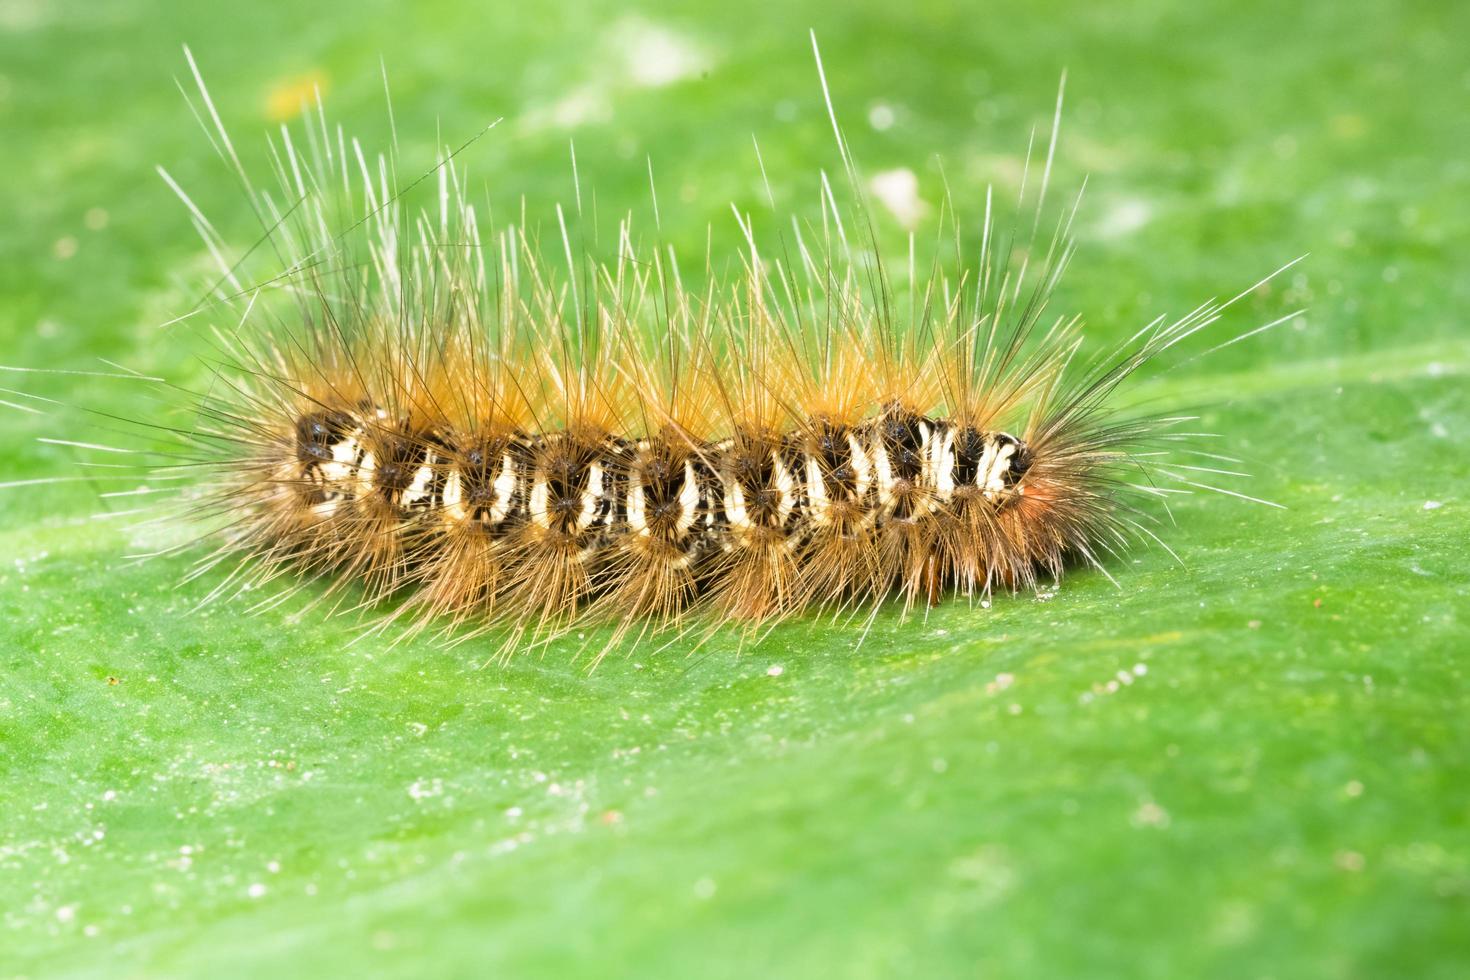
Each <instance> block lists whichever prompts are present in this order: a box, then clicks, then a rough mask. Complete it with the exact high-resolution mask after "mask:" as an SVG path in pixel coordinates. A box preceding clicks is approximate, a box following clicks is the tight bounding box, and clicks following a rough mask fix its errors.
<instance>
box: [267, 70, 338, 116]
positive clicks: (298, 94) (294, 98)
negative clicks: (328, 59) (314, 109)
mask: <svg viewBox="0 0 1470 980" xmlns="http://www.w3.org/2000/svg"><path fill="white" fill-rule="evenodd" d="M326 91H327V77H326V75H324V74H322V73H321V72H320V71H316V70H315V69H313V70H312V71H309V72H307V73H306V74H304V75H297V76H295V77H294V78H288V79H285V80H284V81H281V82H279V83H277V84H276V85H275V87H273V88H272V89H271V90H270V92H268V93H267V94H266V100H265V114H266V118H268V119H269V120H270V121H271V122H277V123H282V122H289V121H290V120H292V119H295V118H296V117H297V116H299V115H301V112H302V110H303V109H305V108H308V107H310V106H312V105H314V104H315V103H316V99H317V93H318V92H320V93H322V94H325V93H326Z"/></svg>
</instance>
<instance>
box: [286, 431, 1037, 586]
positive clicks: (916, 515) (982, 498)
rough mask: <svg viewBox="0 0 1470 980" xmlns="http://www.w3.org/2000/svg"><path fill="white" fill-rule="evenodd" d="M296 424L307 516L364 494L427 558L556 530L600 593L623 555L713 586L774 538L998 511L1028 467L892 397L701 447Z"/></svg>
mask: <svg viewBox="0 0 1470 980" xmlns="http://www.w3.org/2000/svg"><path fill="white" fill-rule="evenodd" d="M295 430H296V442H295V456H296V472H295V473H292V472H290V471H289V470H288V471H287V472H286V473H284V474H282V479H283V481H284V482H285V483H286V484H287V485H290V486H293V487H294V493H293V494H292V496H293V497H294V498H295V499H294V500H293V501H292V503H293V504H299V505H301V506H303V507H305V508H306V510H307V512H308V513H309V514H310V522H311V523H313V524H316V523H320V524H327V525H330V522H332V521H333V520H334V519H336V520H340V521H347V522H351V521H353V520H354V519H356V518H355V514H356V513H357V512H356V509H355V508H356V505H357V504H358V503H360V502H369V501H376V502H379V503H380V504H381V505H382V506H385V507H386V508H388V509H389V511H390V513H392V514H393V515H394V516H395V517H396V521H397V523H396V526H394V527H393V528H392V530H391V533H393V534H395V535H401V536H403V537H405V538H406V539H407V540H410V541H413V540H414V539H417V542H418V544H419V545H421V546H422V550H423V551H424V552H426V553H425V554H422V555H417V556H414V562H415V564H418V563H421V562H425V561H427V562H432V558H433V556H432V548H433V543H434V541H435V540H436V537H435V535H434V533H433V532H434V529H435V528H436V526H437V527H438V528H439V529H440V530H443V531H448V532H451V533H453V532H461V531H467V532H471V533H475V534H478V535H480V536H482V537H483V538H484V539H485V541H486V543H487V544H499V545H501V546H505V547H509V546H510V544H511V542H513V541H516V540H518V539H525V538H527V537H541V538H555V539H557V540H560V541H564V542H565V544H566V545H567V553H568V554H569V556H570V560H572V561H574V562H576V563H577V564H580V565H585V566H587V567H588V569H589V576H590V577H591V580H592V581H591V583H589V584H591V585H592V588H593V590H594V591H595V589H596V586H595V580H596V578H597V575H598V572H599V570H601V569H605V568H606V567H607V566H608V564H609V560H610V557H611V556H613V555H616V554H618V553H630V552H637V551H640V550H641V551H651V552H654V553H657V554H660V555H661V556H662V558H663V560H664V561H666V562H667V563H668V565H669V566H670V569H671V570H673V571H678V572H681V573H685V574H688V575H689V576H690V580H691V585H693V586H694V587H695V588H696V590H697V591H699V592H709V591H715V590H718V588H719V585H720V582H719V577H720V571H721V563H720V562H719V561H718V560H717V559H718V557H719V556H720V555H722V554H728V553H731V552H735V551H737V550H740V549H747V548H754V549H759V548H760V547H761V546H762V545H763V544H764V543H766V542H768V541H769V542H771V543H773V544H774V546H775V547H777V548H779V549H781V550H784V551H787V552H793V553H794V552H797V551H799V550H800V549H801V548H802V546H803V545H804V544H805V543H806V542H808V540H809V539H810V538H811V537H812V536H814V535H823V534H832V533H844V532H846V531H847V530H848V529H849V528H853V529H857V530H859V531H864V532H869V533H872V534H874V535H876V534H878V533H881V532H882V531H883V530H884V529H886V528H888V527H889V526H895V527H896V526H900V525H903V524H905V523H908V524H913V523H915V522H922V521H925V520H935V521H938V520H940V519H941V518H940V512H941V510H942V509H944V508H949V507H952V506H953V505H954V502H955V501H956V500H957V499H959V500H969V501H972V502H974V504H975V505H976V506H980V507H984V508H988V509H989V510H991V511H994V512H998V511H1000V510H1001V509H1003V508H1005V507H1006V506H1007V505H1008V504H1009V503H1010V502H1011V501H1013V500H1014V499H1018V498H1019V497H1020V496H1021V495H1022V494H1024V492H1025V489H1024V487H1023V486H1021V479H1022V477H1023V476H1024V475H1025V473H1026V470H1027V468H1028V467H1029V465H1030V455H1029V452H1028V451H1027V449H1026V447H1025V445H1024V444H1023V443H1021V442H1020V441H1019V440H1017V439H1016V438H1015V437H1014V436H1011V435H1009V434H1006V433H1003V432H996V433H982V432H978V431H976V430H975V429H973V428H968V427H965V428H960V427H956V426H953V425H951V424H949V423H946V422H944V421H943V420H938V419H931V418H923V417H920V416H917V415H913V414H911V413H908V412H905V411H904V410H903V409H902V408H901V407H898V406H894V407H893V408H892V409H890V410H889V411H887V412H885V413H884V414H883V415H881V416H879V417H878V418H876V419H874V420H873V421H871V422H869V423H867V424H864V425H860V426H855V427H848V426H840V425H833V424H829V423H824V422H816V423H814V424H812V425H810V426H808V427H807V428H806V430H804V431H799V432H797V433H793V434H789V435H786V436H782V437H780V438H778V439H776V440H775V441H774V442H772V443H769V444H767V443H766V442H765V441H764V440H762V439H761V438H760V437H759V434H755V433H742V434H740V435H739V436H737V437H736V438H731V439H726V440H722V441H720V442H717V443H702V444H692V443H690V442H689V441H688V440H687V437H683V436H681V435H678V434H674V433H668V434H661V435H656V436H654V437H652V438H645V439H640V440H637V441H630V440H627V439H623V438H620V437H618V436H616V435H613V434H610V433H608V434H603V435H602V436H601V437H600V438H597V437H594V438H590V439H588V438H585V437H583V438H579V437H576V436H573V435H572V434H570V433H568V432H557V433H551V434H547V435H534V434H529V433H524V432H514V433H510V434H508V435H506V436H503V437H500V438H496V439H486V438H484V437H478V438H473V437H472V438H464V437H462V436H459V435H457V434H456V433H454V432H452V431H448V430H443V431H432V432H422V431H410V430H407V429H405V428H402V427H396V426H394V425H392V424H390V423H389V422H388V421H387V420H386V413H385V412H384V411H383V410H381V409H374V408H371V407H368V408H366V409H364V410H360V411H359V412H357V413H353V412H347V411H319V412H315V413H313V414H311V415H307V416H304V417H302V418H300V419H299V420H297V423H296V426H295ZM425 532H427V533H425ZM322 533H323V534H325V535H327V536H328V537H329V539H330V535H331V533H332V529H331V528H330V526H328V527H327V528H325V529H322ZM937 585H938V579H937V578H935V579H934V580H933V582H932V583H931V587H937Z"/></svg>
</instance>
